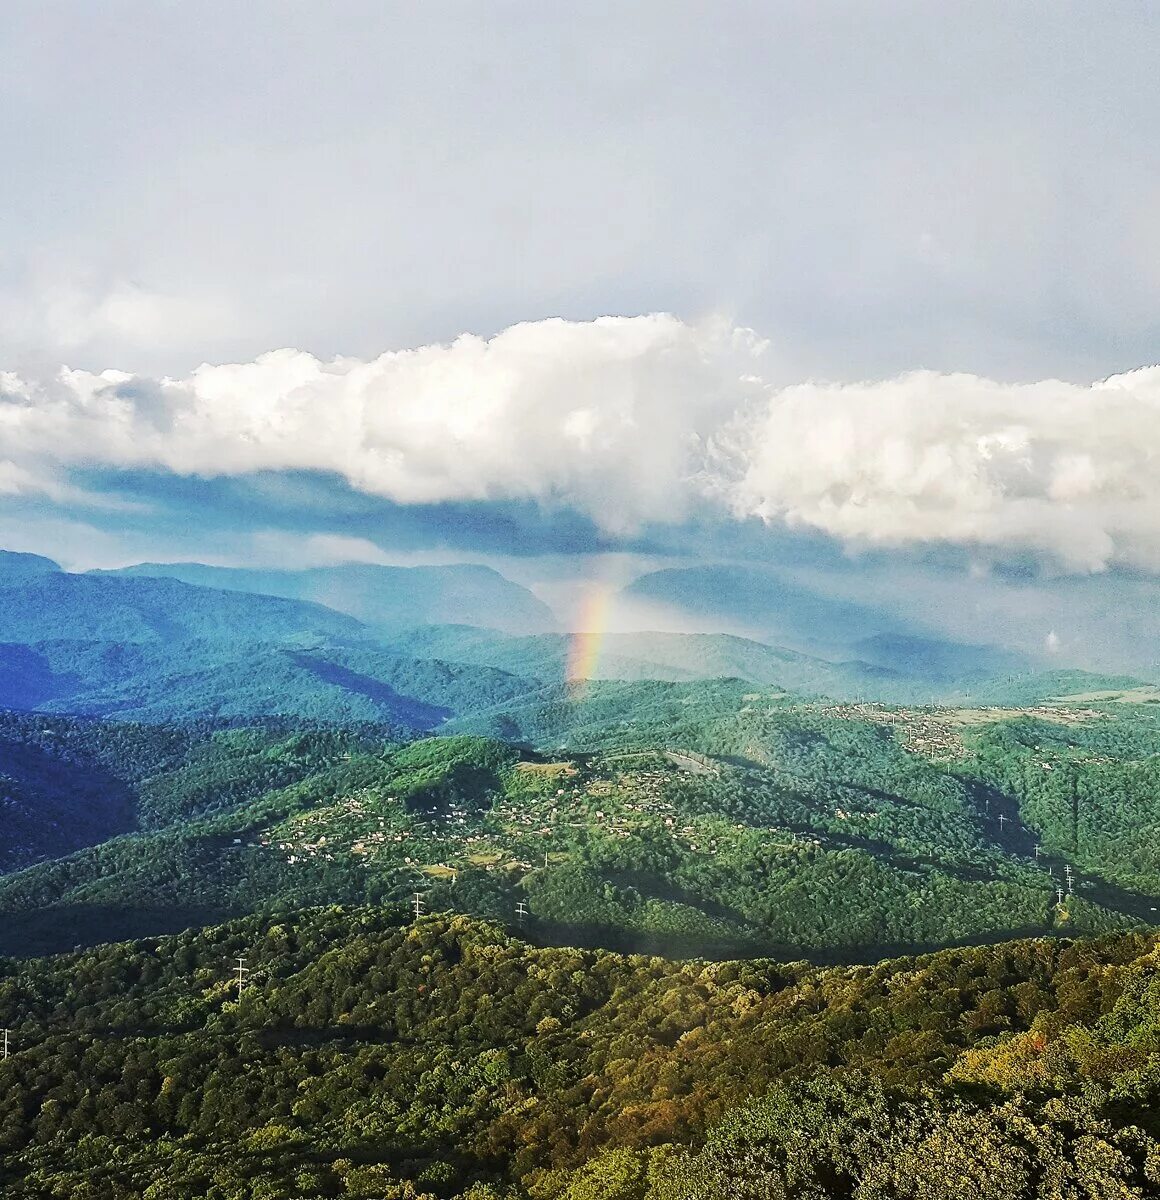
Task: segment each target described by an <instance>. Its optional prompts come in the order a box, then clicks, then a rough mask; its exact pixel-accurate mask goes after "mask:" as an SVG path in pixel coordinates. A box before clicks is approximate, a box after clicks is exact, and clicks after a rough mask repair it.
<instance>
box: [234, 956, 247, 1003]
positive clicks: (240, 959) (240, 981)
mask: <svg viewBox="0 0 1160 1200" xmlns="http://www.w3.org/2000/svg"><path fill="white" fill-rule="evenodd" d="M235 962H236V963H237V966H235V967H234V971H235V972H236V978H235V980H234V982H235V983H236V984H237V985H238V999H239V1000H240V999H241V998H242V988H244V987H245V986H246V977H247V976H248V975H249V973H250V968H249V967H247V966H246V959H245V955H242V954H239V955H238V956H237V958H236V959H235Z"/></svg>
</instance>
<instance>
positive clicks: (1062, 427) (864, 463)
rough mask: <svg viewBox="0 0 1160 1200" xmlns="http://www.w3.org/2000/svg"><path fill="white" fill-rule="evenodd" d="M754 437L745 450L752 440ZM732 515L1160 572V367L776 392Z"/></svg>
mask: <svg viewBox="0 0 1160 1200" xmlns="http://www.w3.org/2000/svg"><path fill="white" fill-rule="evenodd" d="M741 438H744V442H743V443H742V442H741ZM734 444H735V445H736V451H735V453H736V456H737V457H738V458H740V459H741V460H743V462H744V468H743V474H742V475H741V477H740V479H739V480H737V481H736V482H735V483H734V484H733V485H732V486H731V488H730V490H729V500H730V502H731V504H732V506H733V508H734V510H735V511H736V512H739V513H745V514H754V515H758V516H760V517H762V518H764V519H766V520H770V521H773V520H784V521H787V522H789V523H791V524H801V525H806V526H811V527H814V528H817V529H822V530H824V531H825V532H827V533H831V534H834V535H836V536H838V537H840V538H843V539H846V540H853V541H870V542H878V543H886V544H899V545H903V544H906V543H910V542H917V541H931V542H938V541H945V542H953V543H959V544H974V543H977V544H982V545H996V546H1005V547H1011V546H1015V547H1020V548H1025V549H1028V550H1033V551H1042V552H1046V553H1049V554H1051V555H1053V556H1054V557H1056V558H1057V559H1059V560H1060V561H1061V562H1063V563H1064V564H1065V565H1067V566H1069V567H1071V568H1075V569H1085V570H1092V569H1099V568H1102V567H1104V566H1106V565H1107V564H1108V563H1109V562H1111V561H1113V560H1116V559H1120V560H1127V561H1133V562H1138V563H1142V564H1146V565H1150V566H1157V565H1160V476H1158V475H1157V470H1156V468H1157V464H1158V463H1160V368H1156V367H1151V368H1147V369H1144V370H1138V371H1133V372H1131V373H1129V374H1126V375H1119V376H1114V377H1112V378H1110V379H1107V380H1103V381H1100V382H1098V383H1094V384H1092V385H1090V386H1077V385H1075V384H1070V383H1062V382H1060V381H1057V380H1048V381H1044V382H1041V383H1033V384H1024V385H1005V384H1000V383H996V382H995V381H993V380H988V379H981V378H979V377H978V376H974V375H937V374H933V373H930V372H916V373H913V374H909V375H905V376H902V377H901V378H898V379H892V380H886V381H883V382H879V383H860V384H833V385H818V384H803V385H799V386H795V387H790V388H786V389H783V390H781V391H778V392H776V393H774V394H773V395H772V396H771V397H770V399H769V401H768V404H767V405H766V407H765V411H764V413H763V414H762V415H761V416H760V417H759V418H758V419H756V420H752V419H749V418H746V419H744V420H743V421H742V422H741V430H740V434H739V435H735V436H734Z"/></svg>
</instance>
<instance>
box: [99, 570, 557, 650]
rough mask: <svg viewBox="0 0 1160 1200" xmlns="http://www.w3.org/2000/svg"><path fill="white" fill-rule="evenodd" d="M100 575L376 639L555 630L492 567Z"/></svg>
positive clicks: (534, 602) (540, 606)
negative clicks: (316, 617) (186, 588)
mask: <svg viewBox="0 0 1160 1200" xmlns="http://www.w3.org/2000/svg"><path fill="white" fill-rule="evenodd" d="M94 574H101V575H105V576H109V575H112V576H120V577H130V578H154V579H156V578H166V579H177V580H181V581H182V582H183V583H188V584H195V585H196V586H198V587H211V588H219V589H223V590H227V591H235V592H250V593H256V594H260V595H266V596H282V597H285V598H287V599H292V600H301V601H307V602H310V603H314V604H323V605H326V606H327V607H328V608H331V609H335V610H336V611H338V612H342V613H346V614H347V615H349V616H353V617H355V618H356V619H357V620H359V621H361V622H362V623H363V624H364V625H366V626H368V627H370V628H371V629H374V630H376V631H378V632H384V631H397V630H400V629H409V628H413V627H415V626H417V625H442V624H456V623H460V622H470V623H471V624H473V625H483V626H487V627H490V628H494V629H501V630H505V631H507V632H514V633H522V634H527V633H545V632H548V631H550V630H553V629H555V628H556V627H557V623H556V618H555V615H554V614H553V613H552V610H551V609H550V608H549V607H548V606H547V605H546V604H545V603H544V602H543V601H542V600H539V599H538V598H537V597H536V596H534V595H533V594H532V593H531V592H530V591H529V590H528V589H527V588H525V587H522V586H520V585H519V584H518V583H513V582H512V581H511V580H510V579H507V578H506V577H505V576H503V575H501V574H500V573H499V572H498V571H495V570H493V569H492V568H491V567H486V566H480V565H476V564H472V563H459V564H454V565H450V566H420V567H387V566H378V565H375V564H369V563H346V564H342V565H339V566H332V567H310V568H305V569H303V570H269V569H262V570H250V569H246V568H242V567H215V566H207V565H206V564H204V563H139V564H137V565H136V566H132V567H123V568H121V569H119V570H117V571H104V572H94Z"/></svg>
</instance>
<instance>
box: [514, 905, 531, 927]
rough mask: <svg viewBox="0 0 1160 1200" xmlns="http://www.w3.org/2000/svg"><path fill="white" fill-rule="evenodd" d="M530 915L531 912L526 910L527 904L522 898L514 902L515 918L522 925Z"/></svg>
mask: <svg viewBox="0 0 1160 1200" xmlns="http://www.w3.org/2000/svg"><path fill="white" fill-rule="evenodd" d="M530 915H531V914H530V913H529V912H528V906H527V905H526V904H525V903H524V902H523V901H522V900H520V901H519V902H518V903H517V904H516V920H517V921H519V923H520V924H521V925H523V923H524V922H525V921H526V920H527V919H528V917H529V916H530Z"/></svg>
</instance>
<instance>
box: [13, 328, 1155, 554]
mask: <svg viewBox="0 0 1160 1200" xmlns="http://www.w3.org/2000/svg"><path fill="white" fill-rule="evenodd" d="M778 370H779V368H778V364H777V362H776V361H775V356H774V355H773V354H772V352H771V351H770V350H769V349H768V348H767V347H766V345H765V344H764V343H763V342H761V341H760V340H759V339H758V338H757V337H756V336H755V335H754V334H753V333H752V332H751V331H749V330H745V329H739V328H735V327H733V326H731V325H729V324H728V323H725V322H722V321H713V322H706V323H701V324H689V323H685V322H682V321H680V320H678V319H677V318H675V317H672V316H666V315H652V316H643V317H616V318H614V317H606V318H601V319H599V320H596V321H591V322H568V321H562V320H548V321H540V322H534V323H526V324H521V325H515V326H513V327H511V328H509V329H507V330H505V331H503V332H502V333H500V334H498V335H497V336H496V337H494V338H492V339H490V340H484V339H481V338H478V337H474V336H469V335H464V336H463V337H460V338H458V339H456V340H455V341H454V342H453V343H451V344H448V345H430V346H423V347H420V348H418V349H414V350H404V351H394V352H390V353H387V354H383V355H381V356H380V357H378V358H376V359H373V360H371V361H361V360H357V359H336V360H334V361H331V362H323V361H320V360H319V359H317V358H315V357H313V356H312V355H309V354H305V353H302V352H299V351H295V350H278V351H275V352H273V353H270V354H265V355H262V356H261V357H260V358H258V359H257V360H255V361H253V362H250V363H244V364H236V365H228V366H202V367H200V368H198V369H197V370H196V371H194V372H192V374H191V375H189V376H188V377H186V378H182V379H150V378H144V377H140V376H132V375H128V374H126V373H122V372H116V371H106V372H103V373H100V374H94V373H89V372H84V371H72V370H68V369H65V370H62V371H61V372H60V374H59V375H58V376H57V377H56V378H55V379H52V380H50V381H47V382H44V383H37V382H31V381H28V380H25V379H23V378H19V377H17V376H15V375H12V374H2V373H0V497H3V496H13V495H26V494H34V493H36V492H38V491H39V492H41V493H44V494H45V495H46V496H47V497H48V498H49V499H56V500H57V502H58V503H59V502H61V501H62V500H64V501H66V502H68V501H73V502H77V503H83V502H84V497H83V494H82V493H80V492H79V491H78V490H77V489H76V487H75V485H74V484H73V483H72V482H71V481H70V478H69V476H70V472H72V471H74V470H77V469H82V468H88V467H101V468H108V467H112V468H131V469H152V470H161V471H168V472H172V473H175V474H178V475H187V476H188V475H196V476H211V477H212V476H245V475H249V474H253V473H256V472H277V471H318V472H326V473H330V474H334V475H337V476H339V477H341V478H342V479H344V480H345V481H346V482H347V483H348V484H349V485H350V486H351V487H353V488H355V489H357V490H358V491H361V492H364V493H367V494H369V495H374V496H380V497H384V498H386V499H389V500H391V501H394V502H396V503H402V504H418V503H423V504H429V503H435V502H441V501H464V500H474V501H480V500H482V501H487V500H511V499H516V500H528V499H531V500H534V501H536V502H538V503H540V504H542V505H544V506H545V507H562V508H571V509H575V510H576V511H578V512H581V513H583V514H585V515H587V516H590V517H591V518H593V519H594V520H595V521H596V522H597V523H598V524H599V525H600V526H601V527H602V528H603V529H605V530H607V531H608V532H610V533H613V534H624V533H629V532H632V531H634V530H637V529H639V528H641V527H642V526H645V525H649V524H658V523H679V522H681V521H684V520H686V519H687V518H688V517H689V516H690V515H691V514H693V513H695V512H697V511H701V510H703V509H705V508H706V507H709V508H711V509H713V510H715V511H718V512H722V511H723V512H727V513H729V514H730V515H732V516H733V517H736V518H737V519H746V518H753V517H757V518H761V519H762V520H764V521H766V522H769V523H785V524H787V525H790V526H799V527H807V528H811V529H816V530H820V531H822V532H824V533H826V534H830V535H833V536H835V537H837V538H839V539H842V540H844V541H846V542H850V543H854V544H861V543H878V544H886V545H900V546H905V545H909V544H913V543H930V542H946V543H952V544H957V545H964V546H979V547H988V548H997V549H999V550H1000V551H1002V550H1009V549H1017V550H1019V551H1020V552H1028V551H1030V552H1034V553H1039V554H1043V555H1045V556H1049V557H1050V558H1052V559H1054V560H1056V561H1057V562H1059V563H1060V564H1062V565H1063V566H1065V567H1066V568H1068V569H1072V570H1094V569H1100V568H1102V567H1105V566H1107V565H1109V564H1111V563H1117V562H1118V563H1129V564H1132V565H1136V566H1143V567H1147V568H1153V569H1155V568H1160V471H1158V469H1157V468H1158V466H1160V368H1156V367H1152V368H1146V369H1143V370H1138V371H1133V372H1131V373H1128V374H1124V375H1118V376H1115V377H1112V378H1110V379H1106V380H1102V381H1099V382H1097V383H1094V384H1091V385H1090V386H1080V385H1076V384H1071V383H1064V382H1060V381H1056V380H1048V381H1044V382H1040V383H1033V384H1020V385H1008V384H1002V383H998V382H995V381H993V380H988V379H983V378H980V377H977V376H974V375H962V374H951V375H945V374H934V373H929V372H916V373H911V374H907V375H903V376H901V377H898V378H895V379H889V380H883V381H880V382H874V383H830V384H824V383H802V384H795V385H792V386H788V387H787V386H778V385H775V384H774V383H772V382H770V380H772V379H774V378H776V377H777V374H778Z"/></svg>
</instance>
